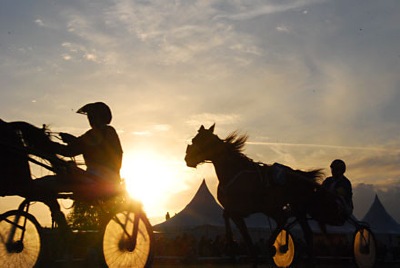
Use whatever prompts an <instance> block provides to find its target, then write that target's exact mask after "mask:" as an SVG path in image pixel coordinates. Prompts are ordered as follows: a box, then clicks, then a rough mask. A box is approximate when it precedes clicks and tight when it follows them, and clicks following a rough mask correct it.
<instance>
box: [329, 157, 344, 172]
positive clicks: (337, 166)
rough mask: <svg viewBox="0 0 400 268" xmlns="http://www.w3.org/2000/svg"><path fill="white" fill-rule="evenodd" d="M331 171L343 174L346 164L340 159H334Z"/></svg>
mask: <svg viewBox="0 0 400 268" xmlns="http://www.w3.org/2000/svg"><path fill="white" fill-rule="evenodd" d="M331 169H332V170H335V171H337V172H339V173H341V174H344V173H345V172H346V164H345V163H344V161H343V160H341V159H335V160H333V161H332V163H331Z"/></svg>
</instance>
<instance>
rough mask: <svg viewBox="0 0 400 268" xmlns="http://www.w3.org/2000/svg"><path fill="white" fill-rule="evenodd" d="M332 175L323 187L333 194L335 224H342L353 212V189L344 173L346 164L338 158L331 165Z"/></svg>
mask: <svg viewBox="0 0 400 268" xmlns="http://www.w3.org/2000/svg"><path fill="white" fill-rule="evenodd" d="M330 168H331V173H332V176H331V177H328V178H326V179H325V180H324V182H323V183H322V187H323V188H324V189H326V190H327V191H328V192H329V193H331V194H332V197H333V198H334V203H335V205H334V206H332V208H334V209H333V210H334V211H332V217H333V218H334V220H333V222H332V223H333V224H336V225H342V224H343V223H344V222H345V221H346V219H348V218H349V217H350V216H351V215H352V213H353V191H352V186H351V182H350V180H349V179H348V178H346V176H344V173H345V172H346V164H345V162H344V161H343V160H340V159H336V160H333V162H332V163H331V165H330Z"/></svg>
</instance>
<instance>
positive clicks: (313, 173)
mask: <svg viewBox="0 0 400 268" xmlns="http://www.w3.org/2000/svg"><path fill="white" fill-rule="evenodd" d="M296 172H297V173H299V174H300V175H302V176H303V177H305V178H306V179H307V180H308V181H310V182H312V183H315V184H320V182H321V180H322V179H323V177H324V176H325V174H324V172H323V171H322V169H313V170H309V171H303V170H296Z"/></svg>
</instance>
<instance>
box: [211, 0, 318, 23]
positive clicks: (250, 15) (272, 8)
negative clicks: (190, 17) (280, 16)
mask: <svg viewBox="0 0 400 268" xmlns="http://www.w3.org/2000/svg"><path fill="white" fill-rule="evenodd" d="M322 2H325V1H323V0H298V1H286V2H285V3H284V4H278V5H272V4H257V5H255V6H254V5H253V6H252V7H251V8H244V7H245V6H247V2H246V3H245V2H244V1H243V2H242V3H241V2H239V3H241V4H242V5H243V7H242V6H239V5H238V6H237V7H236V8H237V9H238V10H242V9H245V11H240V12H237V13H236V14H226V15H218V16H216V17H215V19H230V20H251V19H255V18H257V17H260V16H264V15H269V14H275V13H282V12H286V11H290V10H295V9H299V8H304V7H306V6H309V5H312V4H316V3H322Z"/></svg>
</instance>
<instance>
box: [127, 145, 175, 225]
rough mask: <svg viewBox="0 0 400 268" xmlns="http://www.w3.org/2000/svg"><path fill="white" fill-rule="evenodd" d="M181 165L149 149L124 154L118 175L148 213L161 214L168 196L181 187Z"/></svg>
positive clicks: (152, 214) (163, 211)
mask: <svg viewBox="0 0 400 268" xmlns="http://www.w3.org/2000/svg"><path fill="white" fill-rule="evenodd" d="M181 164H182V163H178V161H174V160H171V159H167V158H165V157H162V156H160V155H159V154H157V153H156V152H151V151H141V152H135V153H134V154H131V155H129V154H127V155H124V162H123V166H122V169H121V176H122V178H124V179H125V183H126V188H127V191H128V192H129V194H130V195H131V196H132V197H133V198H134V199H136V200H140V201H141V202H142V203H143V206H144V209H145V211H146V213H147V214H148V216H150V217H151V216H160V215H165V213H166V208H165V207H164V204H165V203H166V201H168V198H170V197H171V195H173V193H175V192H177V191H179V190H182V186H181V183H182V181H181V178H180V177H181V175H179V174H178V173H179V170H180V165H181Z"/></svg>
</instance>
